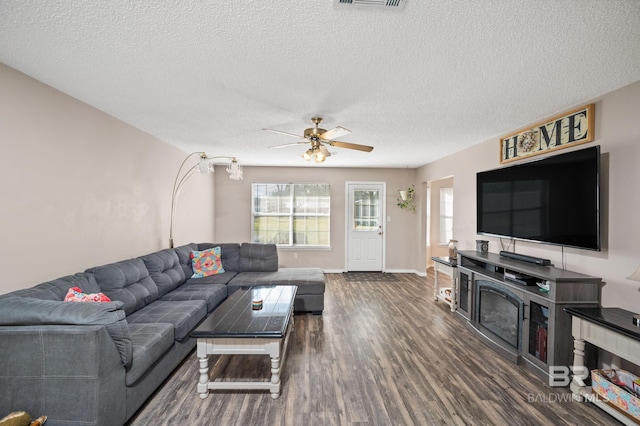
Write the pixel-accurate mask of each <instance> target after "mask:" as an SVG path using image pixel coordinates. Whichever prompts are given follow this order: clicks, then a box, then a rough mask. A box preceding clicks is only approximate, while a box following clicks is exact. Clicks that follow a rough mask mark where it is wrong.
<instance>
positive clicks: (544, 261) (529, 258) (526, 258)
mask: <svg viewBox="0 0 640 426" xmlns="http://www.w3.org/2000/svg"><path fill="white" fill-rule="evenodd" d="M500 256H502V257H506V258H509V259H514V260H520V261H522V262H529V263H535V264H536V265H540V266H551V261H550V260H549V259H543V258H541V257H534V256H527V255H526V254H519V253H513V252H511V251H504V250H503V251H501V252H500Z"/></svg>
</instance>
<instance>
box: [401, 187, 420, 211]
mask: <svg viewBox="0 0 640 426" xmlns="http://www.w3.org/2000/svg"><path fill="white" fill-rule="evenodd" d="M398 192H399V193H400V198H398V207H400V208H401V209H405V210H411V211H412V212H415V211H416V203H415V192H416V191H415V189H414V187H413V185H411V186H410V187H409V188H407V189H406V190H400V191H398Z"/></svg>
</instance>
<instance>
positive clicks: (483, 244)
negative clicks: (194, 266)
mask: <svg viewBox="0 0 640 426" xmlns="http://www.w3.org/2000/svg"><path fill="white" fill-rule="evenodd" d="M476 251H477V252H480V253H487V252H488V251H489V241H487V240H476Z"/></svg>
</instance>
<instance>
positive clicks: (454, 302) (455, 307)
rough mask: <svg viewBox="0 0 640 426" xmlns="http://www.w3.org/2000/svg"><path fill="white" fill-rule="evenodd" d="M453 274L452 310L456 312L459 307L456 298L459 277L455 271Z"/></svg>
mask: <svg viewBox="0 0 640 426" xmlns="http://www.w3.org/2000/svg"><path fill="white" fill-rule="evenodd" d="M451 275H452V277H451V312H455V311H456V309H458V299H457V298H456V295H457V294H458V279H457V278H456V274H455V272H454V273H452V274H451Z"/></svg>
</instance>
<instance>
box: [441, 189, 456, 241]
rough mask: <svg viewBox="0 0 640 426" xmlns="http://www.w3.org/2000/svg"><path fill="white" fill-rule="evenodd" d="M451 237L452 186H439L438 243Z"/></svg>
mask: <svg viewBox="0 0 640 426" xmlns="http://www.w3.org/2000/svg"><path fill="white" fill-rule="evenodd" d="M452 238H453V188H440V244H447V243H448V242H449V240H450V239H452Z"/></svg>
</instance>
